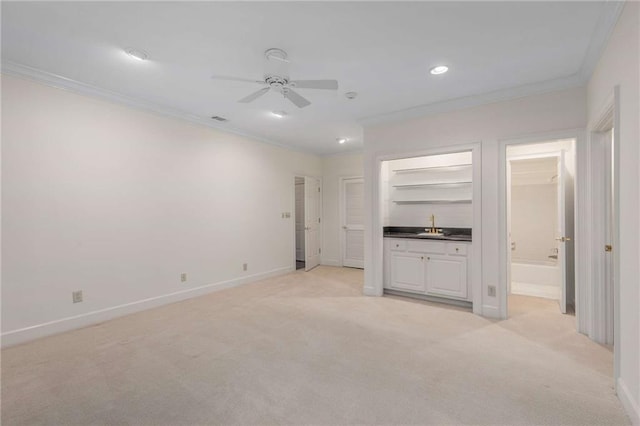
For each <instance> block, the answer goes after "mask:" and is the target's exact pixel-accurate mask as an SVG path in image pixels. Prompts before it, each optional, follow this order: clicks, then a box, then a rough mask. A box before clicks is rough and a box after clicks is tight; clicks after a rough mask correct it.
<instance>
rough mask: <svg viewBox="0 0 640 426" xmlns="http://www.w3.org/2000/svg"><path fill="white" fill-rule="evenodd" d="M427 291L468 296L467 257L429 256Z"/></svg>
mask: <svg viewBox="0 0 640 426" xmlns="http://www.w3.org/2000/svg"><path fill="white" fill-rule="evenodd" d="M426 270H427V271H426V275H427V277H426V278H427V279H426V281H427V293H431V294H434V295H440V296H453V297H460V298H463V299H466V298H467V259H465V258H456V257H449V256H428V258H427V267H426Z"/></svg>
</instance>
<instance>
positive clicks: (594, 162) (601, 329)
mask: <svg viewBox="0 0 640 426" xmlns="http://www.w3.org/2000/svg"><path fill="white" fill-rule="evenodd" d="M610 128H613V129H614V132H613V146H612V149H613V153H612V154H613V164H614V167H613V173H612V179H613V193H612V196H613V203H612V206H611V207H612V215H611V216H612V217H611V219H612V224H611V225H612V226H611V228H612V236H611V237H612V239H611V245H612V246H613V251H612V252H611V254H612V259H611V261H612V263H613V276H614V280H613V318H612V320H613V371H614V376H613V377H614V380H615V383H616V389H617V383H618V379H619V377H620V283H619V280H618V277H620V255H619V248H620V222H619V215H620V168H619V166H618V165H619V164H620V149H619V147H620V86H615V87H614V88H613V91H612V92H611V93H610V95H609V97H608V98H607V99H606V100H605V102H604V103H603V106H602V108H601V109H600V113H599V114H598V115H597V116H596V118H595V120H594V121H593V122H591V123H589V134H588V135H589V143H588V146H587V149H585V150H584V151H585V152H584V159H583V160H582V164H583V165H584V168H585V170H586V171H587V173H588V176H589V182H588V183H589V187H588V189H587V191H586V193H585V198H586V202H585V208H586V209H587V214H588V217H589V219H590V221H589V224H591V223H598V222H599V221H600V222H601V221H603V220H604V212H603V211H601V210H600V209H598V208H597V207H598V206H602V205H604V202H605V200H604V196H605V194H604V173H605V167H604V166H603V165H602V164H601V162H600V161H598V159H600V158H602V154H603V141H604V138H605V137H606V131H607V130H609V129H610ZM586 234H587V236H588V240H587V241H588V242H589V244H586V249H585V251H586V253H587V255H588V256H589V259H592V263H591V265H590V268H589V269H587V270H585V271H584V273H585V279H586V281H587V282H588V285H589V296H590V298H589V301H590V303H589V309H590V312H591V315H590V317H589V318H585V321H583V322H582V323H580V324H579V326H580V332H581V333H584V334H586V335H588V336H589V338H591V339H593V340H595V341H596V342H598V343H605V341H606V327H605V323H604V321H603V319H604V318H606V303H605V301H604V300H603V298H602V295H603V294H604V292H605V290H606V289H605V282H604V256H595V254H596V253H601V252H602V250H603V244H605V243H606V241H605V240H604V229H595V227H593V226H587V229H586Z"/></svg>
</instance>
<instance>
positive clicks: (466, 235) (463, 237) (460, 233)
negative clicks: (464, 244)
mask: <svg viewBox="0 0 640 426" xmlns="http://www.w3.org/2000/svg"><path fill="white" fill-rule="evenodd" d="M438 230H441V231H442V234H443V235H418V234H422V233H425V232H427V231H426V230H425V228H424V227H418V226H385V227H384V228H383V236H384V237H387V238H413V239H417V240H443V241H469V242H470V241H471V228H438Z"/></svg>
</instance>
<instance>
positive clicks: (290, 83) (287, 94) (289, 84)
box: [213, 48, 338, 108]
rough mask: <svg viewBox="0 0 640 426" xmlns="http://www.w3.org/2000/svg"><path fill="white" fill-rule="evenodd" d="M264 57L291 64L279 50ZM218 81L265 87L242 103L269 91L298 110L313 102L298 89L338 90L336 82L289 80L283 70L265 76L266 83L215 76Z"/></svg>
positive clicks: (273, 50)
mask: <svg viewBox="0 0 640 426" xmlns="http://www.w3.org/2000/svg"><path fill="white" fill-rule="evenodd" d="M264 57H265V58H266V60H267V61H278V62H282V63H284V65H287V64H289V60H288V59H287V58H288V55H287V52H285V51H284V50H282V49H278V48H271V49H267V50H266V51H265V52H264ZM213 78H214V79H217V80H230V81H243V82H248V83H258V84H261V85H263V86H266V87H263V88H262V89H260V90H258V91H256V92H253V93H251V94H250V95H248V96H246V97H244V98H242V99H240V100H239V101H238V102H240V103H249V102H253V101H255V100H256V99H258V98H259V97H261V96H263V95H265V94H266V93H267V92H268V91H270V90H273V91H274V92H277V93H280V94H282V96H283V97H284V98H285V99H288V100H289V101H290V102H291V103H293V104H294V105H295V106H297V107H298V108H304V107H306V106H309V105H311V102H310V101H309V100H307V99H306V98H305V97H303V96H302V95H300V94H299V93H298V92H296V91H294V90H293V88H296V89H319V90H338V82H337V81H336V80H289V76H288V72H287V71H286V70H284V69H283V72H282V73H280V74H278V75H276V74H267V75H265V76H264V81H260V80H251V79H246V78H238V77H228V76H213Z"/></svg>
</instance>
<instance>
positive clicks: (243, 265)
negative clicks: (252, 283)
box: [242, 263, 248, 271]
mask: <svg viewBox="0 0 640 426" xmlns="http://www.w3.org/2000/svg"><path fill="white" fill-rule="evenodd" d="M247 266H248V265H247V264H246V263H243V264H242V270H243V271H246V270H247Z"/></svg>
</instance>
